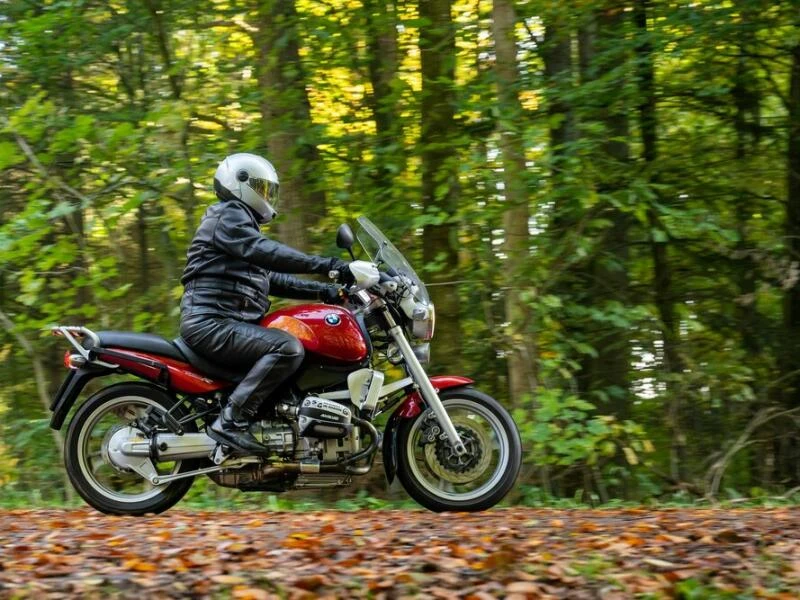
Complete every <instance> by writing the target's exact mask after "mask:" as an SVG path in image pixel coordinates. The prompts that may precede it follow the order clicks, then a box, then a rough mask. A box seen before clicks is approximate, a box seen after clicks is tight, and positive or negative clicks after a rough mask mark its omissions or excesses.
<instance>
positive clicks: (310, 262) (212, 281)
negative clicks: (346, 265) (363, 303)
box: [181, 201, 341, 321]
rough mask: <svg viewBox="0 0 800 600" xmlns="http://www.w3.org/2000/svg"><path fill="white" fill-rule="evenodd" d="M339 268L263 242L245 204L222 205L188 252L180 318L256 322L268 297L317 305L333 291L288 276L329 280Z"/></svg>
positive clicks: (213, 207) (213, 208) (210, 213)
mask: <svg viewBox="0 0 800 600" xmlns="http://www.w3.org/2000/svg"><path fill="white" fill-rule="evenodd" d="M338 263H341V261H340V260H339V259H337V258H323V257H320V256H313V255H310V254H304V253H303V252H300V251H298V250H295V249H293V248H290V247H289V246H286V245H284V244H281V243H280V242H276V241H274V240H271V239H269V238H267V237H265V236H264V235H262V234H261V231H260V230H259V227H258V221H257V220H256V217H255V215H254V214H253V213H252V212H251V211H250V209H249V208H248V207H247V206H246V205H245V204H242V203H241V202H238V201H227V202H218V203H216V204H213V205H211V206H210V207H209V208H208V210H207V211H206V214H205V215H203V220H202V221H201V222H200V227H198V228H197V233H195V235H194V239H193V240H192V244H191V245H190V246H189V250H188V252H187V261H186V268H185V269H184V271H183V276H182V277H181V283H183V285H184V292H183V298H182V300H181V319H185V318H186V317H189V316H195V315H216V316H222V317H231V318H234V319H237V320H240V321H257V320H258V319H260V318H261V317H262V316H263V315H264V313H266V312H267V310H268V309H269V304H270V303H269V300H268V299H267V295H268V294H270V293H272V294H273V295H275V296H281V297H284V298H295V299H298V300H319V299H321V298H322V295H323V294H324V293H326V292H327V291H328V289H329V288H330V287H331V286H329V285H327V284H324V283H319V282H316V281H307V280H303V279H298V278H297V277H292V276H291V275H287V273H318V274H326V275H327V274H328V272H329V271H330V270H331V269H335V268H337V266H338Z"/></svg>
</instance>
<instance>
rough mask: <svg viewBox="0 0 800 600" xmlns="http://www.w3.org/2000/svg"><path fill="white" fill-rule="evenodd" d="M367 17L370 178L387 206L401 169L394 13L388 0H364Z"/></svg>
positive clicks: (377, 193)
mask: <svg viewBox="0 0 800 600" xmlns="http://www.w3.org/2000/svg"><path fill="white" fill-rule="evenodd" d="M363 4H364V11H365V14H366V20H367V48H368V65H367V66H368V68H369V79H370V83H371V84H372V94H371V95H370V97H369V104H370V108H371V110H372V114H373V118H374V119H375V132H376V144H375V145H376V147H375V159H374V164H375V168H374V170H373V172H372V180H373V182H374V186H375V191H376V194H375V197H376V198H377V199H378V200H379V202H381V204H384V203H385V204H386V205H387V206H388V204H389V203H391V202H392V201H393V200H395V199H396V198H394V197H393V194H392V191H393V189H394V182H393V180H394V174H395V173H398V172H400V171H402V170H403V164H402V163H403V160H402V152H400V151H399V150H400V147H401V146H402V135H403V134H402V122H401V120H400V116H399V115H398V113H397V107H396V103H395V96H396V94H395V93H394V92H393V87H394V84H395V80H396V78H397V15H396V9H395V5H394V4H393V3H391V2H389V3H386V2H379V1H378V0H364V1H363Z"/></svg>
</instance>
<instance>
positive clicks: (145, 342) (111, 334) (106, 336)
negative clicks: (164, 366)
mask: <svg viewBox="0 0 800 600" xmlns="http://www.w3.org/2000/svg"><path fill="white" fill-rule="evenodd" d="M97 337H98V338H100V345H101V346H102V347H103V348H121V349H125V350H136V351H139V352H147V353H149V354H158V355H159V356H165V357H167V358H172V359H175V360H181V361H183V360H186V359H185V358H184V357H183V355H182V354H181V352H180V350H178V348H176V347H175V346H173V345H172V343H171V342H170V341H169V340H165V339H164V338H162V337H160V336H158V335H153V334H152V333H133V332H130V331H99V332H97ZM87 340H89V343H90V344H91V340H90V338H87ZM84 345H85V344H84Z"/></svg>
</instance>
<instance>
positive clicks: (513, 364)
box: [492, 0, 537, 405]
mask: <svg viewBox="0 0 800 600" xmlns="http://www.w3.org/2000/svg"><path fill="white" fill-rule="evenodd" d="M492 17H493V25H494V45H495V55H496V59H495V75H496V81H497V97H498V103H497V108H498V113H499V114H498V128H499V133H500V152H501V154H502V159H503V183H504V193H505V202H506V205H507V207H508V208H506V210H505V214H504V215H503V224H504V231H505V236H506V240H505V248H504V249H505V254H506V268H505V273H506V288H507V291H506V297H505V305H506V321H508V323H509V327H508V336H509V339H510V342H511V352H510V353H509V356H508V382H509V386H508V387H509V395H510V398H511V402H512V404H513V405H519V404H520V403H521V401H522V399H523V398H524V397H525V396H526V395H531V394H533V393H534V392H535V391H536V386H537V373H536V333H535V331H534V329H533V327H532V326H531V311H530V308H529V307H528V306H527V305H526V304H525V300H524V299H523V298H524V291H525V287H526V286H525V285H524V282H525V277H524V273H525V270H526V268H527V267H528V266H529V265H528V261H529V259H530V239H529V237H530V235H529V232H528V219H529V217H530V211H529V208H528V201H529V195H528V185H527V177H526V167H525V144H524V140H523V138H522V134H521V132H520V123H521V119H522V105H521V104H520V101H519V96H518V93H517V85H518V83H517V82H518V81H519V70H518V69H517V42H516V35H515V31H514V26H515V24H516V15H515V13H514V4H513V2H511V1H510V0H494V3H493V11H492Z"/></svg>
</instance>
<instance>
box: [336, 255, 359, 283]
mask: <svg viewBox="0 0 800 600" xmlns="http://www.w3.org/2000/svg"><path fill="white" fill-rule="evenodd" d="M334 273H335V274H336V278H335V279H336V281H337V282H338V283H341V284H343V285H346V286H350V285H353V284H354V283H355V282H356V279H355V277H353V273H352V271H350V265H349V263H347V262H345V261H343V260H342V259H340V258H332V259H331V264H330V275H331V277H333V275H334Z"/></svg>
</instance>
